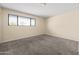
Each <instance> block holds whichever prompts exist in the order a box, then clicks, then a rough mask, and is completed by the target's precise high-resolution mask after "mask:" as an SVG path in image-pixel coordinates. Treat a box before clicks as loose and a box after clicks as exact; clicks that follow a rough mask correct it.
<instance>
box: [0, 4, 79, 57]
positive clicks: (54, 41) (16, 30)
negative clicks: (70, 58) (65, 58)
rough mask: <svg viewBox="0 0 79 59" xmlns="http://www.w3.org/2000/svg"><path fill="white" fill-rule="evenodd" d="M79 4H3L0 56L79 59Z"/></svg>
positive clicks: (0, 21) (0, 16) (0, 9)
mask: <svg viewBox="0 0 79 59" xmlns="http://www.w3.org/2000/svg"><path fill="white" fill-rule="evenodd" d="M78 48H79V3H0V55H78V54H79V49H78Z"/></svg>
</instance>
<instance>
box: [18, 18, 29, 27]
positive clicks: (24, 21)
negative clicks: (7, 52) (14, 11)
mask: <svg viewBox="0 0 79 59" xmlns="http://www.w3.org/2000/svg"><path fill="white" fill-rule="evenodd" d="M18 25H26V26H30V18H26V17H18Z"/></svg>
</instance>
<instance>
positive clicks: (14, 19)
mask: <svg viewBox="0 0 79 59" xmlns="http://www.w3.org/2000/svg"><path fill="white" fill-rule="evenodd" d="M9 25H17V16H15V15H9Z"/></svg>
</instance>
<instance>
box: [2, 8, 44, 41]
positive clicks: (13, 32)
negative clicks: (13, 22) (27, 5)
mask: <svg viewBox="0 0 79 59" xmlns="http://www.w3.org/2000/svg"><path fill="white" fill-rule="evenodd" d="M8 14H14V15H20V16H26V17H33V18H36V26H35V27H28V26H8ZM44 33H45V21H44V19H43V18H42V17H37V16H33V15H28V14H25V13H22V12H17V11H13V10H9V9H3V42H6V41H11V40H15V39H19V38H26V37H30V36H35V35H39V34H44Z"/></svg>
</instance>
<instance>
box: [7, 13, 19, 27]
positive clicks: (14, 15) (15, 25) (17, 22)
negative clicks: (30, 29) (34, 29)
mask: <svg viewBox="0 0 79 59" xmlns="http://www.w3.org/2000/svg"><path fill="white" fill-rule="evenodd" d="M10 15H13V14H8V26H18V20H17V25H10V23H9V16H10ZM13 16H16V17H17V19H18V16H17V15H13Z"/></svg>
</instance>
